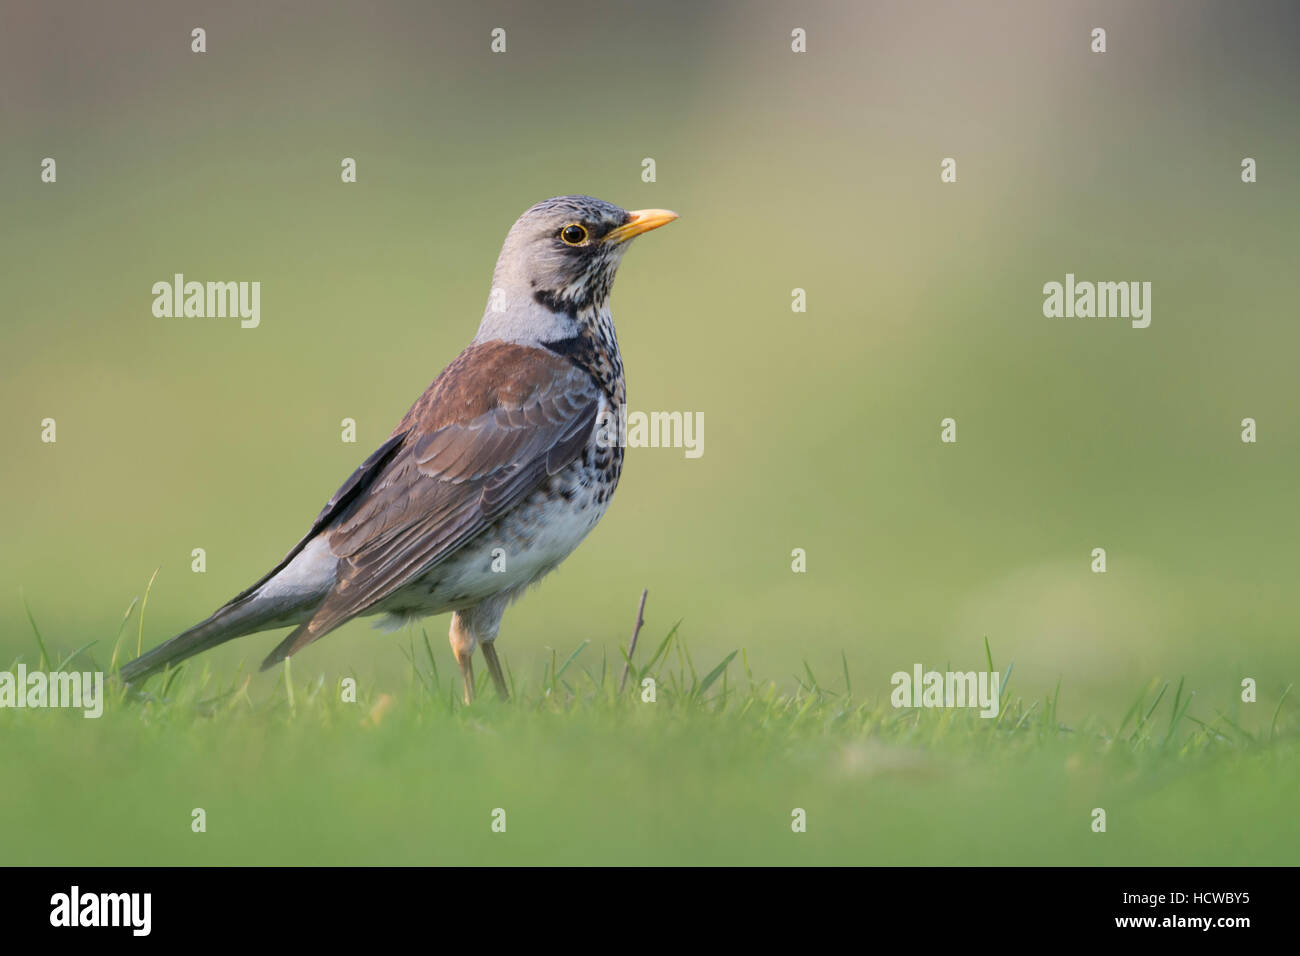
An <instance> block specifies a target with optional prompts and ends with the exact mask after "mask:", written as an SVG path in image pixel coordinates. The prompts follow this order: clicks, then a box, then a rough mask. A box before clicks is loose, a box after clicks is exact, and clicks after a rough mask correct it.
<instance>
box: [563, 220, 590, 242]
mask: <svg viewBox="0 0 1300 956" xmlns="http://www.w3.org/2000/svg"><path fill="white" fill-rule="evenodd" d="M560 241H561V242H563V243H565V244H566V245H570V246H580V245H582V244H583V243H584V242H586V241H587V228H586V227H585V226H583V225H581V224H580V223H576V222H571V223H569V224H568V225H567V226H565V227H564V228H563V229H561V230H560Z"/></svg>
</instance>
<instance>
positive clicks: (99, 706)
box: [0, 664, 104, 717]
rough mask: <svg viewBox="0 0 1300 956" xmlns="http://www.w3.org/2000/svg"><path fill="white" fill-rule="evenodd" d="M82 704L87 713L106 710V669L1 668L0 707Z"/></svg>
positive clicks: (71, 705)
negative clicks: (32, 669)
mask: <svg viewBox="0 0 1300 956" xmlns="http://www.w3.org/2000/svg"><path fill="white" fill-rule="evenodd" d="M4 707H13V708H23V707H32V708H41V707H79V708H81V709H82V710H83V711H84V713H83V715H82V716H84V717H99V716H101V715H102V714H103V713H104V672H103V671H94V672H91V671H84V672H82V671H49V672H48V673H47V672H45V671H32V672H31V673H28V672H27V665H26V664H19V665H18V668H17V670H16V671H0V708H4Z"/></svg>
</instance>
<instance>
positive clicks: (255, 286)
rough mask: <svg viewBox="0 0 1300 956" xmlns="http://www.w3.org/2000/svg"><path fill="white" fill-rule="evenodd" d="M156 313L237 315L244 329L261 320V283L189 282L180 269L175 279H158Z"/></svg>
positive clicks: (174, 316)
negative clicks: (159, 280) (160, 280)
mask: <svg viewBox="0 0 1300 956" xmlns="http://www.w3.org/2000/svg"><path fill="white" fill-rule="evenodd" d="M152 292H153V295H154V300H153V314H154V315H156V316H157V317H158V318H160V319H179V318H182V317H184V318H195V319H203V318H210V319H224V318H227V317H230V318H238V319H239V320H240V321H239V325H240V327H241V328H245V329H255V328H257V327H258V325H260V324H261V322H262V283H260V282H206V283H205V282H186V281H185V274H184V273H183V272H177V273H176V274H175V275H173V276H172V281H170V282H167V281H165V280H164V281H162V282H155V283H154V284H153V289H152Z"/></svg>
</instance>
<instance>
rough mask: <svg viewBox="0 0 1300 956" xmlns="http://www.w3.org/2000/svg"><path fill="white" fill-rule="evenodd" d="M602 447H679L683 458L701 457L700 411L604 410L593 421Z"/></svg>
mask: <svg viewBox="0 0 1300 956" xmlns="http://www.w3.org/2000/svg"><path fill="white" fill-rule="evenodd" d="M596 443H597V444H598V445H600V446H601V447H602V448H613V447H618V448H682V449H685V455H686V457H687V458H699V457H700V456H701V455H703V454H704V413H703V412H630V411H628V408H627V406H626V405H620V406H618V408H617V409H607V410H605V411H603V412H601V413H600V416H599V417H598V418H597V420H596Z"/></svg>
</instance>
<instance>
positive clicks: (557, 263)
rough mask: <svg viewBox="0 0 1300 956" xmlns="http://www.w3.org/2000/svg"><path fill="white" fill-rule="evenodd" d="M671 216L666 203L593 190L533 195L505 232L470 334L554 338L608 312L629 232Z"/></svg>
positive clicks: (520, 339) (644, 229)
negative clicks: (622, 204)
mask: <svg viewBox="0 0 1300 956" xmlns="http://www.w3.org/2000/svg"><path fill="white" fill-rule="evenodd" d="M676 218H677V214H676V213H674V212H669V211H668V210H666V209H640V210H636V211H634V212H628V211H627V210H625V209H621V208H619V207H618V206H615V205H614V204H613V203H608V202H605V201H603V200H600V199H593V198H592V197H591V196H557V197H556V198H554V199H547V200H544V201H543V202H539V203H538V204H537V205H535V206H533V207H532V208H531V209H529V210H528V211H527V212H525V213H524V214H523V215H522V216H520V217H519V218H518V219H517V220H516V221H515V224H514V225H513V226H511V227H510V231H509V232H508V233H507V234H506V241H505V242H504V243H503V244H502V246H501V255H500V257H499V258H498V259H497V267H496V271H495V272H494V273H493V275H492V291H491V293H490V294H489V296H488V303H487V309H486V310H485V311H484V313H483V322H482V324H481V325H480V326H479V333H478V336H477V337H476V341H486V340H489V339H504V340H506V341H513V342H523V343H529V344H536V343H540V342H549V341H555V340H558V339H564V338H569V337H571V336H573V335H575V334H577V331H578V330H579V328H580V327H581V326H582V325H583V324H584V323H587V322H591V321H595V320H598V318H599V317H600V316H604V315H608V311H609V306H608V301H609V292H610V287H611V286H612V285H613V283H614V273H615V272H616V271H617V270H618V264H619V262H621V261H622V259H623V254H624V253H625V252H626V251H627V246H628V240H630V239H632V238H633V237H634V236H639V235H641V233H643V232H648V231H649V230H651V229H656V228H658V227H659V226H662V225H666V224H667V223H670V222H672V221H673V220H674V219H676Z"/></svg>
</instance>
